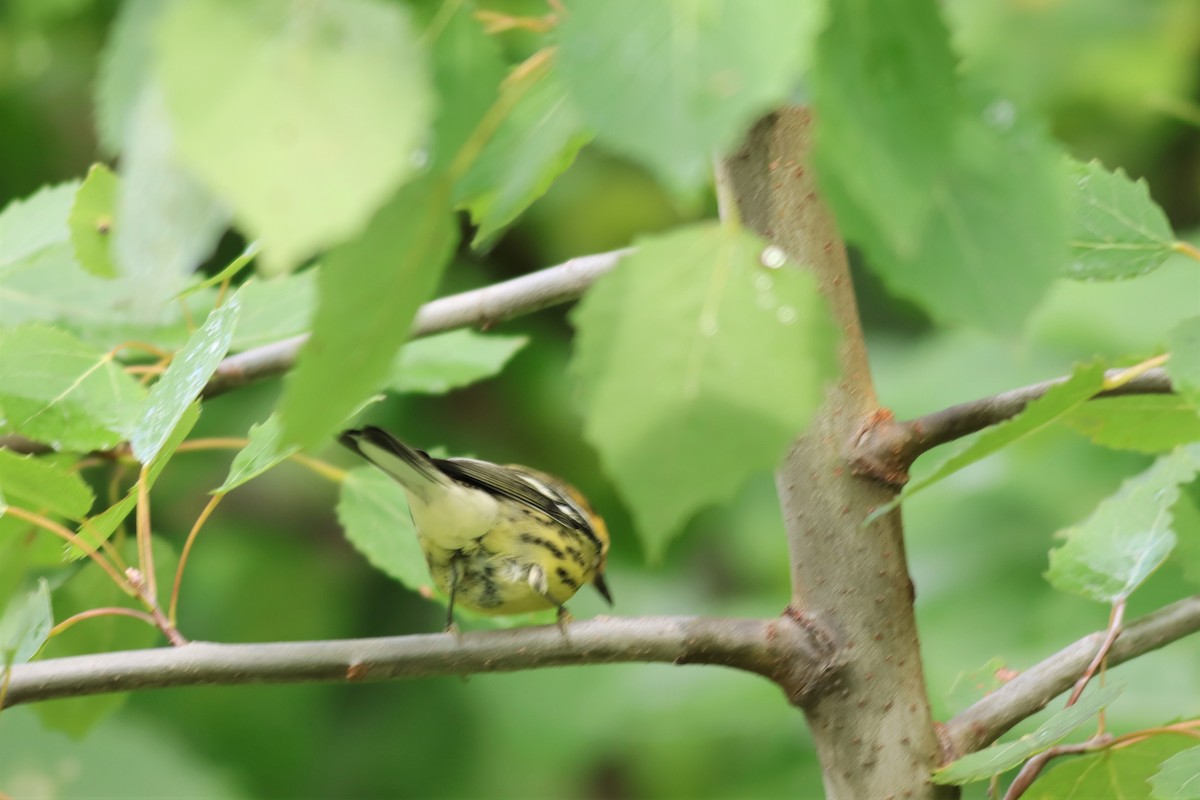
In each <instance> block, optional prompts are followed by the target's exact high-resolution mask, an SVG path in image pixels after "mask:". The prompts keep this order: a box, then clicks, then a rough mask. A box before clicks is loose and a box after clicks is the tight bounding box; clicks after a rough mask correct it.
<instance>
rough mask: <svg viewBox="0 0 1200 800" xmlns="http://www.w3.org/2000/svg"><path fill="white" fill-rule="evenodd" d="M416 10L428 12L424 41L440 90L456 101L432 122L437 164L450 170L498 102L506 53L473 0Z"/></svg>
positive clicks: (447, 104) (422, 14)
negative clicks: (486, 29) (486, 27)
mask: <svg viewBox="0 0 1200 800" xmlns="http://www.w3.org/2000/svg"><path fill="white" fill-rule="evenodd" d="M414 12H415V13H416V14H417V15H418V16H419V17H427V19H423V20H422V21H423V22H424V23H425V33H424V35H423V41H424V42H425V44H426V46H427V47H429V48H430V51H431V52H430V55H431V58H432V61H433V83H434V86H435V87H436V89H437V95H438V97H441V98H446V99H450V100H451V102H443V103H442V104H441V107H440V108H439V109H438V112H437V118H436V119H435V120H434V123H433V132H434V137H433V146H434V153H433V163H434V164H435V165H436V166H437V168H438V169H441V170H445V169H448V168H449V167H450V165H451V164H452V163H453V162H454V159H455V158H456V157H457V156H458V154H459V149H460V148H461V147H462V146H463V144H465V143H466V141H467V140H468V139H469V138H470V137H471V136H472V134H474V133H475V130H476V128H477V127H478V126H479V124H480V121H481V120H482V119H483V117H484V114H486V113H488V110H489V109H491V108H492V105H493V104H494V103H495V102H496V97H497V95H498V94H499V91H500V81H501V80H502V79H503V78H504V71H505V64H504V58H503V56H502V54H501V52H500V45H499V44H498V43H497V41H496V38H495V37H493V36H488V35H487V34H486V33H484V30H483V26H482V25H481V24H480V22H479V20H477V19H475V18H474V15H475V4H474V3H472V2H470V0H461V1H460V2H454V3H423V4H417V6H416V8H414Z"/></svg>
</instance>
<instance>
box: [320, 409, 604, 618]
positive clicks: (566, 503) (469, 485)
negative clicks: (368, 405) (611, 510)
mask: <svg viewBox="0 0 1200 800" xmlns="http://www.w3.org/2000/svg"><path fill="white" fill-rule="evenodd" d="M338 441H339V442H340V443H341V444H343V445H345V446H346V447H347V448H349V449H350V450H352V451H354V452H355V453H357V454H358V455H360V456H361V457H362V458H364V459H366V460H367V461H368V462H370V463H371V464H373V465H374V466H376V467H378V468H379V469H381V470H383V471H384V472H385V473H387V474H388V475H389V476H391V477H392V478H393V479H395V480H396V481H397V482H399V483H400V485H401V486H402V487H403V488H404V493H405V494H406V495H407V497H408V507H409V511H410V512H411V514H412V520H413V525H414V527H415V528H416V531H417V540H418V542H419V543H420V545H421V550H422V552H424V554H425V561H426V563H427V564H428V566H429V572H430V575H431V576H432V577H433V580H434V583H435V584H437V586H438V588H439V589H441V591H442V592H443V593H445V594H446V595H447V596H448V597H449V605H448V608H447V612H446V630H448V631H452V630H457V627H456V626H455V624H454V608H455V606H456V605H458V606H462V607H465V608H469V609H471V610H474V611H479V612H482V613H484V614H493V615H505V614H520V613H524V612H528V611H539V610H543V609H549V608H554V609H557V612H558V624H559V627H560V629H563V630H565V627H564V626H565V624H566V623H567V621H568V620H569V619H570V615H569V614H568V613H567V610H566V605H565V603H566V602H567V600H569V599H571V597H573V596H574V595H575V593H576V592H577V591H578V590H579V589H580V588H581V587H582V586H583V584H585V583H589V582H590V583H591V584H592V585H593V586H594V587H595V588H596V590H597V591H599V593H600V595H601V596H602V597H603V598H604V599H605V601H607V602H608V604H609V605H610V606H611V605H612V594H611V592H610V591H609V588H608V584H607V582H606V581H605V577H604V570H605V562H606V558H607V555H608V545H609V537H608V528H607V526H606V525H605V524H604V520H603V519H602V518H601V517H600V516H599V515H598V514H597V513H596V512H595V511H593V510H592V507H591V506H590V505H589V504H588V502H587V500H586V499H584V497H583V495H582V494H580V493H579V491H578V490H577V489H576V488H575V487H574V486H571V485H570V484H569V483H567V482H566V481H563V480H562V479H560V478H556V477H554V476H552V475H548V474H546V473H544V472H540V471H538V470H534V469H530V468H529V467H523V466H520V465H517V464H508V465H500V464H493V463H491V462H489V461H482V460H479V459H475V458H433V457H432V456H430V455H429V454H428V453H426V452H424V451H423V450H417V449H414V448H412V447H409V446H408V445H407V444H405V443H404V442H402V441H400V440H399V439H397V438H396V437H395V436H393V435H392V434H390V433H388V432H387V431H385V430H383V429H382V428H377V427H373V426H368V427H364V428H361V429H351V430H346V431H343V432H342V433H341V434H340V436H339V437H338Z"/></svg>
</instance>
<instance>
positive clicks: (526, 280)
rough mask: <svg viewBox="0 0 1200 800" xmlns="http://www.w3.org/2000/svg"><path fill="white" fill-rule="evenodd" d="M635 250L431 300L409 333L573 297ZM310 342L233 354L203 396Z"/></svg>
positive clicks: (289, 359) (285, 365) (283, 368)
mask: <svg viewBox="0 0 1200 800" xmlns="http://www.w3.org/2000/svg"><path fill="white" fill-rule="evenodd" d="M631 252H633V251H632V249H630V248H626V249H623V250H612V251H610V252H607V253H596V254H595V255H590V256H579V257H578V258H572V259H571V260H570V261H566V262H564V263H562V264H559V265H557V266H553V267H546V268H545V269H541V270H538V271H537V272H533V273H530V274H529V275H522V276H520V277H518V278H513V279H511V280H507V281H502V282H501V283H495V284H492V285H491V286H484V287H483V288H480V289H473V290H471V291H469V292H461V293H459V294H455V295H450V296H449V297H440V298H438V299H436V300H431V301H429V302H428V303H426V304H425V305H423V306H421V308H420V309H418V310H417V315H416V318H415V319H414V320H413V326H412V333H411V338H413V339H417V338H419V337H422V336H429V335H430V334H434V333H441V332H443V331H449V330H453V329H455V328H465V327H468V326H471V327H486V326H488V325H493V324H495V323H497V322H501V321H503V320H506V319H511V318H513V317H519V316H522V315H524V314H531V313H533V312H534V311H540V310H541V309H543V308H549V307H550V306H553V305H558V304H559V303H565V302H567V301H569V300H574V299H576V298H577V297H579V296H580V295H582V294H583V293H584V292H585V291H586V290H587V288H588V287H589V286H591V285H592V284H593V283H595V282H596V279H597V278H599V277H600V276H601V275H603V274H604V273H606V272H608V271H609V270H611V269H612V268H613V267H614V266H616V264H617V262H618V261H620V260H621V257H622V256H625V255H628V254H629V253H631ZM306 341H308V334H307V333H304V334H301V335H299V336H293V337H292V338H290V339H284V340H282V341H279V342H273V343H271V344H266V345H263V346H262V347H255V348H253V349H251V350H246V351H245V352H242V353H238V354H236V355H232V356H230V357H229V358H227V359H225V360H224V361H222V362H221V363H220V365H218V367H217V371H216V372H215V373H213V376H212V377H211V378H210V379H209V381H208V385H206V386H205V387H204V397H215V396H216V395H219V394H223V393H225V392H228V391H229V390H231V389H236V388H238V387H240V386H245V385H246V384H249V383H253V382H255V381H259V380H262V379H263V378H270V377H273V376H275V375H280V374H282V373H284V372H287V371H288V370H289V369H291V367H292V365H293V364H294V363H296V354H297V353H299V352H300V348H301V346H303V344H304V343H305V342H306Z"/></svg>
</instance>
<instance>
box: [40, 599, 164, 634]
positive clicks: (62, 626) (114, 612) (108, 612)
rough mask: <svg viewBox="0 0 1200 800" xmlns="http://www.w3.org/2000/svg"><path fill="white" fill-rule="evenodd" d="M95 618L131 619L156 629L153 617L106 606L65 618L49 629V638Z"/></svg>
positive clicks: (135, 610)
mask: <svg viewBox="0 0 1200 800" xmlns="http://www.w3.org/2000/svg"><path fill="white" fill-rule="evenodd" d="M96 617H132V618H134V619H140V620H141V621H142V622H145V623H146V624H147V625H149V626H150V627H152V628H157V627H158V623H156V622H155V621H154V617H153V616H152V615H150V614H149V613H148V612H145V611H138V610H137V609H136V608H125V607H124V606H108V607H106V608H89V609H88V610H87V611H80V612H79V613H78V614H76V615H74V616H71V617H67V618H66V619H64V620H63V621H62V622H60V623H58V624H57V625H55V626H54V627H53V628H51V629H50V635H51V636H58V635H59V634H60V633H62V632H63V631H65V630H67V628H70V627H72V626H73V625H75V623H77V622H83V621H84V620H85V619H94V618H96Z"/></svg>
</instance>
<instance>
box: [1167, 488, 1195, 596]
mask: <svg viewBox="0 0 1200 800" xmlns="http://www.w3.org/2000/svg"><path fill="white" fill-rule="evenodd" d="M1171 516H1172V517H1173V518H1174V525H1173V527H1174V528H1175V534H1176V536H1177V538H1178V539H1179V542H1178V544H1177V545H1176V547H1175V550H1174V552H1173V553H1172V556H1174V558H1173V559H1172V560H1173V561H1175V562H1176V563H1177V564H1178V565H1179V566H1180V568H1181V569H1182V570H1183V577H1184V578H1185V579H1186V580H1188V581H1189V582H1191V583H1192V584H1194V585H1196V586H1200V481H1192V482H1191V483H1189V484H1187V485H1185V486H1182V487H1181V488H1180V491H1179V500H1178V501H1177V502H1176V503H1175V505H1174V506H1173V507H1172V508H1171Z"/></svg>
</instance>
